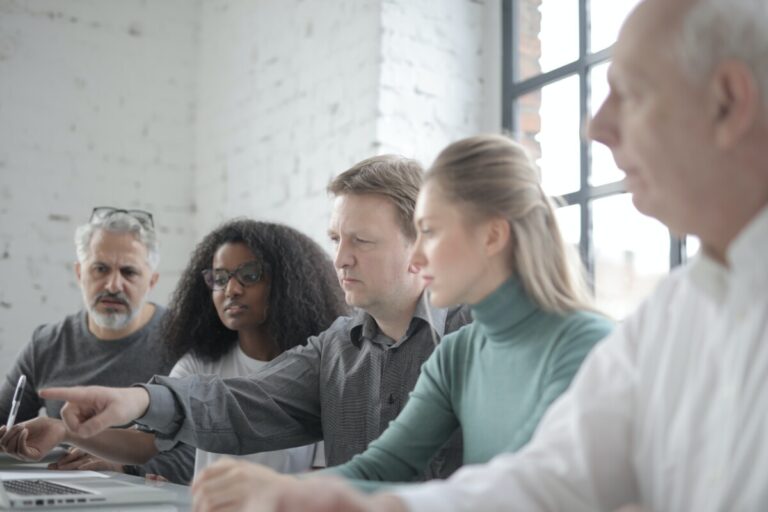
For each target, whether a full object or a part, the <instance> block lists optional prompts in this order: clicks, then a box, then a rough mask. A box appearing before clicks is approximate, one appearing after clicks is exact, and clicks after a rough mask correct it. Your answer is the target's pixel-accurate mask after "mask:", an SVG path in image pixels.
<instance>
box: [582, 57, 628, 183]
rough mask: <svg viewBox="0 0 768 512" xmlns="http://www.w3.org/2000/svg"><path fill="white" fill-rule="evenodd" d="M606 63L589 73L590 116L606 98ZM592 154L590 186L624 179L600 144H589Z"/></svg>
mask: <svg viewBox="0 0 768 512" xmlns="http://www.w3.org/2000/svg"><path fill="white" fill-rule="evenodd" d="M608 64H609V63H608V62H605V63H603V64H600V65H598V66H595V67H593V68H592V69H591V70H590V72H589V84H590V91H591V92H590V106H591V114H592V115H594V113H595V112H597V109H599V108H600V106H601V105H602V104H603V102H604V101H605V98H607V97H608V79H607V78H606V76H607V73H608ZM590 147H591V152H592V169H591V172H590V176H589V183H590V185H593V186H597V185H605V184H606V183H612V182H614V181H620V180H622V179H624V173H623V172H621V171H620V170H619V169H618V168H617V167H616V164H615V163H614V162H613V156H611V151H610V150H609V149H608V148H607V147H605V146H604V145H602V144H600V143H599V142H592V144H590Z"/></svg>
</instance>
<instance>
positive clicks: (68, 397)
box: [39, 386, 92, 402]
mask: <svg viewBox="0 0 768 512" xmlns="http://www.w3.org/2000/svg"><path fill="white" fill-rule="evenodd" d="M39 394H40V396H41V397H43V398H45V399H47V400H61V401H62V402H79V401H82V400H89V399H91V398H92V392H91V391H89V390H88V388H87V387H85V386H73V387H71V388H63V387H59V388H45V389H41V390H40V393H39Z"/></svg>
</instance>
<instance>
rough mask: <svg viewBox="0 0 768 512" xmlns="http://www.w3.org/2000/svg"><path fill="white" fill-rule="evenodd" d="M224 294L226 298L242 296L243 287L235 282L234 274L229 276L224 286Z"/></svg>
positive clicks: (238, 282)
mask: <svg viewBox="0 0 768 512" xmlns="http://www.w3.org/2000/svg"><path fill="white" fill-rule="evenodd" d="M224 294H225V295H226V296H227V297H235V296H239V295H242V294H243V285H242V284H240V281H238V280H237V277H236V276H235V275H234V274H231V275H230V276H229V280H227V284H226V285H225V286H224Z"/></svg>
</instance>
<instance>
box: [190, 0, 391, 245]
mask: <svg viewBox="0 0 768 512" xmlns="http://www.w3.org/2000/svg"><path fill="white" fill-rule="evenodd" d="M379 9H380V6H379V3H378V1H372V0H328V1H312V2H307V1H301V0H261V1H259V2H253V1H246V0H221V1H216V2H206V3H205V4H204V8H203V16H202V20H203V21H202V36H201V59H200V72H199V78H200V80H199V98H200V100H199V101H200V111H199V117H198V119H199V123H198V130H197V134H198V141H199V144H198V146H197V158H198V160H197V161H198V174H197V188H196V194H195V199H196V204H197V207H198V215H199V217H198V221H199V222H198V225H199V226H200V228H201V231H200V233H201V234H202V233H205V232H207V231H208V230H209V229H210V228H211V227H213V226H214V225H215V224H217V223H219V222H220V221H222V220H224V219H227V218H230V217H232V216H239V215H249V216H252V217H255V218H258V219H263V220H278V221H281V222H284V223H287V224H290V225H293V226H294V227H297V228H299V229H302V230H303V231H305V232H306V233H307V234H309V235H310V236H312V237H314V238H316V239H317V240H319V241H323V243H325V231H326V223H327V212H328V208H327V206H328V204H329V202H328V200H327V197H326V194H325V186H326V184H327V182H328V180H329V179H330V178H331V177H332V176H334V175H335V174H337V173H338V172H339V171H341V170H344V169H346V168H348V167H349V166H351V165H352V164H353V163H355V162H356V161H358V160H361V159H362V158H365V157H367V156H369V155H371V154H372V153H375V152H376V146H375V142H376V102H377V94H378V86H377V84H378V67H379V62H378V58H377V55H378V48H379V44H380V42H379V39H380V37H379V32H380V29H379V18H380V15H379Z"/></svg>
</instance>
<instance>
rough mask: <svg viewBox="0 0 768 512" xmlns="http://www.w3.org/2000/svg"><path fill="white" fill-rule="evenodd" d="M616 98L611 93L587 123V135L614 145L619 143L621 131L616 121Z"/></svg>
mask: <svg viewBox="0 0 768 512" xmlns="http://www.w3.org/2000/svg"><path fill="white" fill-rule="evenodd" d="M615 118H616V106H615V100H614V99H613V96H612V95H611V94H609V95H608V98H606V99H605V101H604V102H603V104H602V105H601V106H600V108H599V109H598V110H597V112H596V113H595V115H594V116H593V117H592V119H591V120H590V121H589V124H588V125H587V136H588V137H589V138H590V139H592V140H594V141H597V142H600V143H602V144H605V145H606V146H608V147H609V148H610V147H613V146H615V145H617V144H618V142H619V140H620V138H619V131H618V129H617V123H616V119H615Z"/></svg>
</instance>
